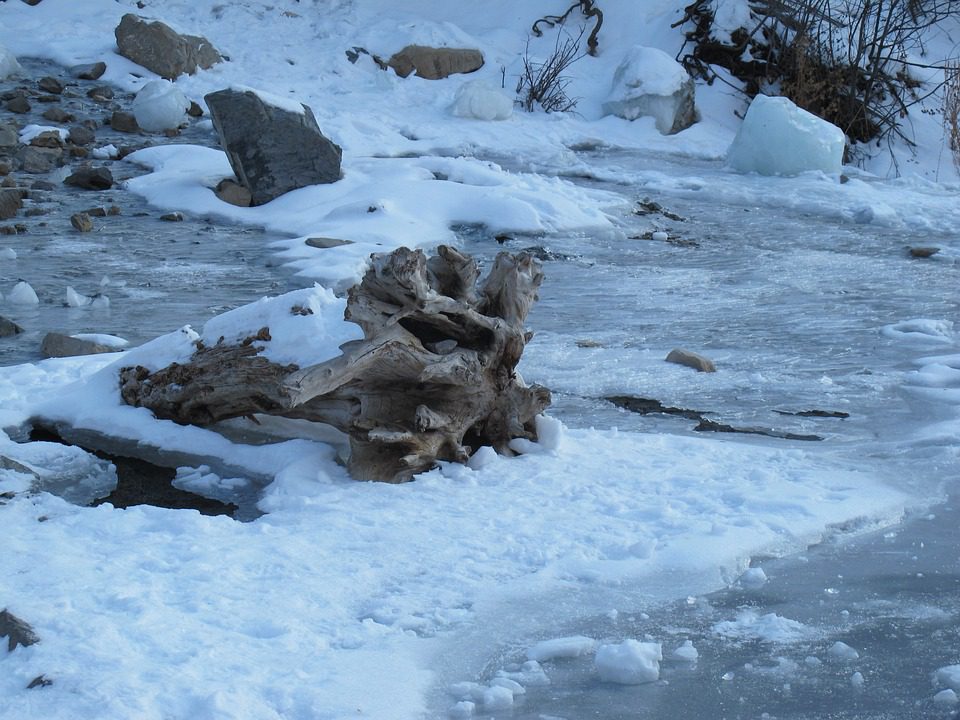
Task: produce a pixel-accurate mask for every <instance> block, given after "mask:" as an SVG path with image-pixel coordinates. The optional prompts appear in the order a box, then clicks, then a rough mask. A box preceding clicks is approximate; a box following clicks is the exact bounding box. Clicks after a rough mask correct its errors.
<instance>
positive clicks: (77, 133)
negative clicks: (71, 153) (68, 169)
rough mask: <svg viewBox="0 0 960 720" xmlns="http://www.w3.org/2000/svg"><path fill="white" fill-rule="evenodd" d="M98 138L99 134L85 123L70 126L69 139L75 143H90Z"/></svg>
mask: <svg viewBox="0 0 960 720" xmlns="http://www.w3.org/2000/svg"><path fill="white" fill-rule="evenodd" d="M96 139H97V136H96V134H95V133H94V132H93V130H91V129H90V128H87V127H84V126H83V125H74V126H73V127H72V128H70V134H69V135H67V140H68V141H70V142H71V143H73V144H74V145H90V144H91V143H93V141H94V140H96Z"/></svg>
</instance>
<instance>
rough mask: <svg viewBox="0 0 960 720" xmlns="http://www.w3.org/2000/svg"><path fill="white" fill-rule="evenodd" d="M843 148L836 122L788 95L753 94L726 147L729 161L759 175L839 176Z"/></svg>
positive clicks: (842, 139) (743, 170)
mask: <svg viewBox="0 0 960 720" xmlns="http://www.w3.org/2000/svg"><path fill="white" fill-rule="evenodd" d="M843 149H844V136H843V131H842V130H841V129H840V128H838V127H837V126H836V125H833V124H831V123H829V122H827V121H826V120H822V119H821V118H818V117H817V116H816V115H813V114H812V113H809V112H807V111H806V110H802V109H801V108H798V107H797V106H796V105H794V104H793V102H791V101H790V100H789V99H788V98H785V97H769V96H767V95H757V96H756V97H755V98H754V99H753V102H751V103H750V107H749V108H748V109H747V114H746V116H745V117H744V119H743V123H742V124H741V125H740V129H739V130H738V131H737V136H736V137H735V138H734V140H733V143H732V144H731V145H730V149H729V150H728V151H727V164H728V165H729V166H730V167H732V168H733V169H734V170H738V171H740V172H755V173H759V174H761V175H797V174H799V173H802V172H808V171H811V170H819V171H820V172H823V173H827V174H828V175H839V174H840V171H841V169H842V167H843Z"/></svg>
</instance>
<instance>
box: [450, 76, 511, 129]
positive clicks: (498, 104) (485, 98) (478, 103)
mask: <svg viewBox="0 0 960 720" xmlns="http://www.w3.org/2000/svg"><path fill="white" fill-rule="evenodd" d="M451 111H452V112H453V114H454V115H456V116H457V117H461V118H473V119H474V120H506V119H507V118H508V117H510V116H511V115H513V98H512V97H510V96H509V95H507V94H506V93H505V92H504V91H503V90H501V89H500V88H498V87H496V86H495V85H491V84H490V83H488V82H487V81H485V80H468V81H467V82H465V83H463V85H461V86H460V87H459V88H457V94H456V95H455V96H454V98H453V107H452V108H451Z"/></svg>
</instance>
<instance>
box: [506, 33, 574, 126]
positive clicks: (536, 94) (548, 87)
mask: <svg viewBox="0 0 960 720" xmlns="http://www.w3.org/2000/svg"><path fill="white" fill-rule="evenodd" d="M582 37H583V29H581V30H580V34H579V35H578V36H577V37H572V36H569V35H568V36H567V38H566V39H565V40H564V41H563V42H562V43H561V42H560V36H559V35H558V36H557V42H556V44H555V45H554V48H553V53H552V54H551V55H550V57H549V58H547V60H546V61H545V62H542V63H540V62H535V61H534V60H531V59H530V40H529V38H528V39H527V46H526V49H525V50H524V53H523V73H522V74H521V75H520V80H519V81H518V82H517V102H518V103H520V105H521V107H523V109H524V110H526V111H527V112H533V110H534V109H535V108H536V107H537V106H538V105H539V106H540V107H541V108H543V110H544V111H545V112H548V113H549V112H567V111H569V110H573V109H574V108H575V107H576V106H577V99H576V98H571V97H570V96H569V95H567V86H568V85H569V84H570V80H569V78H567V77H566V76H565V75H564V73H565V72H566V71H567V69H568V68H569V67H570V66H571V65H572V64H573V63H575V62H576V61H577V60H579V59H580V58H582V57H583V54H581V52H580V39H581V38H582Z"/></svg>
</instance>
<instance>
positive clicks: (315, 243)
mask: <svg viewBox="0 0 960 720" xmlns="http://www.w3.org/2000/svg"><path fill="white" fill-rule="evenodd" d="M305 242H306V244H307V245H309V246H310V247H314V248H320V249H322V250H327V249H329V248H335V247H343V246H344V245H353V241H352V240H341V239H340V238H329V237H310V238H307V239H306V240H305Z"/></svg>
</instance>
